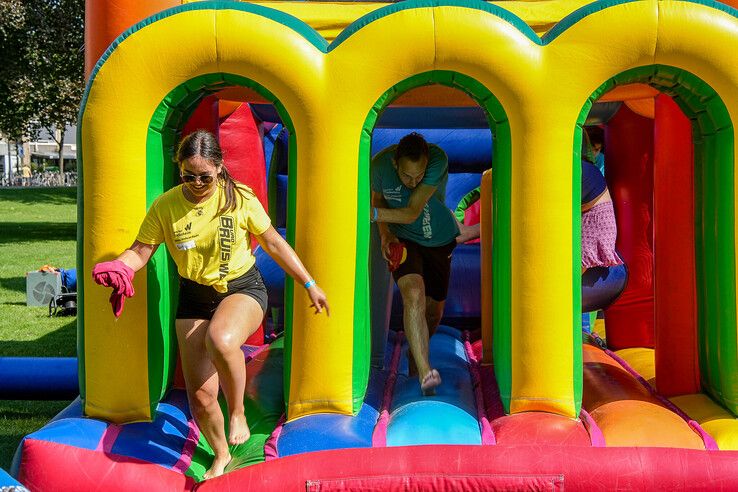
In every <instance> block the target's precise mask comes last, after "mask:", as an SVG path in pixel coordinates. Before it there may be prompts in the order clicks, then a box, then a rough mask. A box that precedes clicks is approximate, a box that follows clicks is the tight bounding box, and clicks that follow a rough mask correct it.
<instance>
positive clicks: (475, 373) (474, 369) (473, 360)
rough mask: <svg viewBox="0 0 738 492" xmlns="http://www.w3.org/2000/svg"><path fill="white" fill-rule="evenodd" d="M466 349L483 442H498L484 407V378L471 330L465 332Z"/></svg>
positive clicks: (488, 443)
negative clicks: (473, 346)
mask: <svg viewBox="0 0 738 492" xmlns="http://www.w3.org/2000/svg"><path fill="white" fill-rule="evenodd" d="M464 349H465V350H466V357H467V358H468V359H469V372H470V373H471V378H472V384H473V385H474V399H475V400H476V404H477V419H479V430H480V432H481V434H482V444H487V445H491V444H497V440H496V439H495V433H494V431H493V430H492V426H491V425H490V423H489V419H488V418H487V412H486V410H485V409H484V395H483V394H482V378H481V377H480V376H479V361H478V360H477V357H476V355H474V350H473V349H472V346H471V342H470V341H469V332H468V331H465V332H464Z"/></svg>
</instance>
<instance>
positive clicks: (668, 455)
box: [197, 445, 738, 492]
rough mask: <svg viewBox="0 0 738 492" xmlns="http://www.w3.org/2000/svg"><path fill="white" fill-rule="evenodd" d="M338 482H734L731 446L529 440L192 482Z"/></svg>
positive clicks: (309, 460) (317, 459)
mask: <svg viewBox="0 0 738 492" xmlns="http://www.w3.org/2000/svg"><path fill="white" fill-rule="evenodd" d="M552 477H559V478H560V481H559V480H557V481H556V482H555V484H554V483H553V482H551V481H550V480H551V479H552ZM380 478H381V479H382V480H383V481H382V482H374V480H377V479H380ZM516 480H520V481H516ZM322 483H326V484H327V488H326V489H323V488H320V487H319V485H320V484H322ZM341 483H343V484H353V483H355V484H362V485H366V487H365V488H361V489H359V488H356V489H353V488H349V490H370V491H371V490H385V488H384V486H388V487H390V490H392V487H397V485H395V484H400V483H401V484H403V488H402V490H439V491H448V490H469V491H472V490H473V491H476V490H521V488H523V489H525V490H551V489H548V488H544V487H538V486H535V485H534V486H532V488H530V489H526V488H525V487H526V486H528V485H531V484H540V485H543V484H546V487H553V486H554V485H555V486H557V487H561V486H564V487H565V488H566V490H567V491H579V490H581V491H598V490H601V491H606V490H607V491H609V490H615V489H618V490H649V491H650V490H663V491H669V492H671V491H673V490H684V489H689V490H704V491H712V490H716V489H720V488H721V487H722V489H724V490H726V489H731V488H734V487H735V485H736V483H738V452H734V451H719V452H708V451H695V450H689V449H673V448H592V447H578V446H535V445H520V446H502V445H497V446H414V447H388V448H364V449H342V450H333V451H320V452H316V453H306V454H299V455H293V456H288V457H286V458H280V459H278V460H273V461H268V462H265V463H261V464H259V465H254V466H250V467H248V468H244V469H241V470H236V471H233V472H230V473H226V474H225V475H222V476H220V477H218V478H215V479H212V480H208V481H207V482H203V483H201V484H198V486H197V491H198V492H207V491H223V490H228V491H238V490H244V491H245V490H254V489H255V488H258V489H259V490H279V491H286V490H294V491H304V490H306V489H307V490H335V488H334V487H335V486H336V485H337V484H341ZM373 483H378V484H379V485H378V486H372V484H373ZM503 484H507V486H503ZM559 484H561V485H559ZM309 487H313V488H309ZM449 487H450V488H449ZM554 490H555V489H554Z"/></svg>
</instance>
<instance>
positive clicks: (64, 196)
mask: <svg viewBox="0 0 738 492" xmlns="http://www.w3.org/2000/svg"><path fill="white" fill-rule="evenodd" d="M0 201H8V202H16V203H23V204H25V205H39V204H47V205H69V204H72V205H74V204H75V203H77V188H25V189H24V188H4V189H0Z"/></svg>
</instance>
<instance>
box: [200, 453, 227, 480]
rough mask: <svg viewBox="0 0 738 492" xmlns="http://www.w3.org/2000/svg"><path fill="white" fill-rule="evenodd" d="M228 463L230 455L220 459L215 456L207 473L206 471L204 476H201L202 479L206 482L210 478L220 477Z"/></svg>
mask: <svg viewBox="0 0 738 492" xmlns="http://www.w3.org/2000/svg"><path fill="white" fill-rule="evenodd" d="M230 462H231V455H230V453H229V454H227V455H225V456H222V457H218V456H216V457H215V459H214V460H213V464H212V465H210V468H209V469H208V471H206V472H205V475H203V478H204V479H205V480H208V479H210V478H215V477H219V476H221V475H222V474H223V472H224V471H225V467H226V466H227V465H228V463H230Z"/></svg>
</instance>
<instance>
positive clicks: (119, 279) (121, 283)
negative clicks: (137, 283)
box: [92, 260, 136, 318]
mask: <svg viewBox="0 0 738 492" xmlns="http://www.w3.org/2000/svg"><path fill="white" fill-rule="evenodd" d="M133 274H134V272H133V269H132V268H131V267H129V266H128V265H126V264H125V263H123V262H122V261H120V260H113V261H104V262H102V263H98V264H97V265H95V268H93V269H92V279H93V280H94V281H95V282H96V283H98V284H100V285H102V286H104V287H112V288H113V293H112V294H110V304H111V306H112V307H113V314H114V315H115V317H116V318H118V317H120V314H121V313H122V312H123V304H124V303H125V300H126V297H133V295H134V294H135V293H136V292H135V291H134V290H133Z"/></svg>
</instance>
